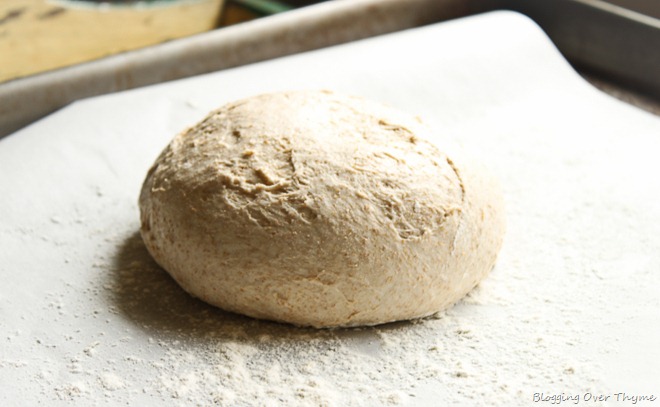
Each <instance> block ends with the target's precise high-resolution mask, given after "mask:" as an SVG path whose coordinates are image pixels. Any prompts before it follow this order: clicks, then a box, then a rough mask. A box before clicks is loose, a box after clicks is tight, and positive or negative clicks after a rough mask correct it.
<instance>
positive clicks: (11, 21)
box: [0, 0, 660, 82]
mask: <svg viewBox="0 0 660 407" xmlns="http://www.w3.org/2000/svg"><path fill="white" fill-rule="evenodd" d="M322 1H323V0H277V1H276V0H1V1H0V56H1V59H2V63H1V64H0V82H4V81H8V80H11V79H15V78H19V77H23V76H27V75H32V74H35V73H39V72H44V71H48V70H52V69H56V68H61V67H65V66H70V65H74V64H78V63H81V62H85V61H90V60H94V59H98V58H101V57H104V56H108V55H112V54H116V53H120V52H124V51H129V50H134V49H138V48H143V47H146V46H149V45H154V44H158V43H162V42H165V41H170V40H173V39H176V38H181V37H186V36H190V35H193V34H199V33H202V32H206V31H210V30H215V29H219V28H222V27H227V26H230V25H234V24H239V23H242V22H245V21H250V20H254V19H257V18H261V17H266V16H269V15H273V14H277V13H282V12H286V11H289V10H292V9H295V8H300V7H305V6H309V5H311V4H315V3H320V2H322ZM607 2H608V3H612V4H615V5H618V6H621V7H624V8H627V9H630V10H633V11H637V12H640V13H643V14H646V15H649V16H653V17H655V18H660V1H659V0H607Z"/></svg>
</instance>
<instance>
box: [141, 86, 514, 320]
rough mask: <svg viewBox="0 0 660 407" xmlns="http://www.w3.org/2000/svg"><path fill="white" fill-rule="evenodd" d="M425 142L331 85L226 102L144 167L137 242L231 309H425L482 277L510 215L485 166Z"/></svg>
mask: <svg viewBox="0 0 660 407" xmlns="http://www.w3.org/2000/svg"><path fill="white" fill-rule="evenodd" d="M428 134H429V130H428V129H426V128H425V127H424V126H422V125H421V123H420V121H419V120H418V119H416V118H413V117H410V116H408V115H406V114H403V113H401V112H398V111H396V110H394V109H391V108H388V107H384V106H381V105H379V104H376V103H372V102H368V101H365V100H363V99H360V98H355V97H347V96H342V95H338V94H335V93H332V92H328V91H298V92H284V93H273V94H266V95H260V96H256V97H251V98H247V99H244V100H240V101H237V102H234V103H230V104H228V105H226V106H224V107H222V108H220V109H218V110H216V111H214V112H212V113H211V114H209V116H207V117H206V118H205V119H204V120H203V121H202V122H201V123H199V124H197V125H196V126H194V127H192V128H190V129H188V130H186V131H184V132H183V133H181V134H179V135H178V136H176V137H175V138H174V139H173V140H172V142H171V143H170V144H169V145H168V146H167V148H165V150H164V151H163V152H162V153H161V155H160V156H159V157H158V159H157V160H156V162H155V164H154V165H153V167H152V168H151V169H150V171H149V173H148V174H147V177H146V180H145V182H144V185H143V188H142V192H141V195H140V202H139V204H140V211H141V221H142V226H141V233H142V237H143V240H144V242H145V244H146V246H147V248H148V250H149V252H150V253H151V255H152V256H153V258H154V259H155V260H156V262H158V264H160V265H161V266H162V267H163V268H164V269H165V270H167V271H168V272H169V273H170V274H171V275H172V277H173V278H174V279H175V280H176V281H177V282H178V283H179V284H180V285H181V287H183V288H184V289H185V290H186V291H188V292H189V293H190V294H192V295H194V296H196V297H199V298H201V299H202V300H204V301H206V302H208V303H211V304H213V305H216V306H218V307H220V308H223V309H225V310H228V311H232V312H237V313H241V314H245V315H249V316H252V317H256V318H263V319H269V320H275V321H284V322H289V323H292V324H296V325H303V326H313V327H336V326H357V325H375V324H381V323H385V322H390V321H397V320H404V319H411V318H418V317H424V316H428V315H430V314H434V313H436V312H438V311H441V310H443V309H445V308H447V307H449V306H450V305H452V304H453V303H454V302H456V301H457V300H459V299H460V298H461V297H463V296H464V295H465V294H466V293H467V292H468V291H470V290H471V289H472V288H473V287H475V286H476V285H477V284H478V283H479V281H480V280H481V279H482V278H483V277H484V276H485V275H486V274H487V273H488V272H489V271H490V270H491V268H492V267H493V265H494V263H495V258H496V256H497V253H498V251H499V248H500V246H501V243H502V238H503V233H504V220H503V212H504V211H503V208H502V196H501V193H500V190H499V189H498V187H497V183H496V182H494V180H493V179H492V178H491V177H490V176H488V173H487V172H485V171H483V170H480V169H479V168H478V166H476V165H474V163H471V164H469V163H466V162H465V161H464V159H463V158H461V157H460V156H458V155H457V154H456V153H449V149H448V147H447V146H446V144H447V142H446V140H443V137H442V135H440V134H434V135H433V139H434V142H431V141H430V138H429V136H428ZM437 143H440V144H439V145H441V147H439V146H438V144H437Z"/></svg>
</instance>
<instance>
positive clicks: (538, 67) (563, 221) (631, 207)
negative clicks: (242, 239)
mask: <svg viewBox="0 0 660 407" xmlns="http://www.w3.org/2000/svg"><path fill="white" fill-rule="evenodd" d="M181 63H185V61H182V62H181ZM303 88H315V89H318V88H325V89H334V90H337V91H340V92H345V93H350V94H356V95H362V96H365V97H368V98H370V99H374V100H378V101H381V102H385V103H389V104H391V105H394V106H396V107H399V108H401V109H403V110H406V111H409V112H411V113H414V114H418V115H419V116H421V117H422V118H423V119H425V120H426V121H427V122H431V123H433V124H434V125H435V126H436V127H437V128H438V129H439V131H440V132H443V133H446V134H449V135H450V136H451V137H452V138H453V139H454V140H455V141H456V142H457V143H459V144H461V145H462V146H463V147H464V148H465V149H466V150H467V151H468V152H470V153H471V154H472V155H474V156H476V157H478V158H479V159H480V160H482V161H484V162H485V163H486V164H487V165H488V166H489V167H490V168H491V169H492V171H493V172H495V173H496V174H497V175H498V176H499V178H500V179H501V181H502V184H503V186H504V190H505V196H506V203H507V218H508V231H507V236H506V239H505V244H504V247H503V249H502V253H501V255H500V258H499V260H498V263H497V266H496V267H495V269H494V271H493V272H492V273H491V275H490V276H489V277H488V278H487V279H486V280H485V281H484V282H483V283H482V284H481V285H480V286H479V287H478V288H477V289H476V290H475V291H473V292H472V293H471V294H470V295H469V296H468V297H467V298H465V299H464V300H463V301H461V302H460V303H459V304H457V305H456V306H455V307H454V308H452V309H450V310H448V311H447V312H444V313H442V314H441V315H438V316H437V318H433V319H426V320H422V321H414V322H403V323H395V324H388V325H385V326H381V327H374V328H365V329H351V330H335V331H328V330H325V331H316V330H312V329H300V328H294V327H290V326H287V325H281V324H275V323H271V322H264V321H256V320H252V319H249V318H245V317H241V316H236V315H230V314H227V313H225V312H222V311H220V310H217V309H215V308H213V307H210V306H207V305H205V304H203V303H201V302H199V301H197V300H195V299H193V298H190V297H189V296H188V295H186V294H185V293H184V292H183V291H182V290H180V289H179V288H178V286H177V285H176V284H175V283H174V282H173V281H172V280H171V279H170V278H169V277H168V275H167V274H166V273H165V272H164V271H162V270H161V269H159V268H158V267H157V266H156V265H155V264H154V263H153V261H152V260H151V259H150V258H149V255H148V253H147V252H146V250H145V248H144V246H143V245H142V243H141V240H140V238H139V235H138V234H137V231H138V228H139V216H138V209H137V196H138V193H139V190H140V186H141V183H142V181H143V179H144V176H145V174H146V171H147V169H148V168H149V166H150V165H151V163H152V162H153V161H154V159H155V158H156V156H157V154H158V153H159V152H160V150H161V149H162V148H163V147H164V146H165V145H166V144H167V143H168V141H169V140H170V139H171V138H172V137H173V136H174V135H175V134H176V133H177V132H179V131H181V130H182V129H184V128H185V127H187V126H190V125H193V124H194V123H195V122H196V121H198V120H200V119H201V118H202V117H203V116H204V115H205V114H206V113H207V112H208V111H210V110H211V109H214V108H216V107H218V106H220V105H221V104H223V103H225V102H228V101H230V100H233V99H236V98H240V97H245V96H249V95H253V94H257V93H262V92H267V91H274V90H284V89H303ZM659 155H660V120H659V119H658V118H657V117H654V116H652V115H650V114H647V113H645V112H642V111H640V110H637V109H635V108H633V107H630V106H627V105H624V104H623V103H621V102H618V101H615V100H613V99H611V98H609V97H608V96H605V95H603V94H601V93H599V92H598V91H596V90H595V89H593V88H591V87H590V86H589V85H587V84H586V83H585V82H584V81H583V80H582V79H580V78H579V77H578V75H577V74H576V73H575V72H574V71H573V70H572V69H571V68H570V67H569V65H568V64H567V63H566V62H565V61H564V60H563V59H562V57H561V56H560V55H559V53H558V52H557V51H556V50H555V48H554V47H553V46H552V44H551V43H550V41H549V40H548V39H547V38H546V37H545V35H544V34H543V33H542V32H541V30H540V29H539V28H538V27H537V26H535V25H534V24H533V23H532V22H531V21H529V20H527V19H526V18H524V17H521V16H519V15H516V14H513V13H508V12H498V13H492V14H487V15H482V16H476V17H471V18H467V19H463V20H457V21H452V22H447V23H442V24H437V25H434V26H429V27H425V28H419V29H414V30H410V31H405V32H401V33H397V34H393V35H387V36H383V37H379V38H375V39H370V40H365V41H359V42H356V43H352V44H348V45H342V46H338V47H334V48H330V49H326V50H321V51H316V52H310V53H306V54H301V55H297V56H293V57H287V58H283V59H279V60H274V61H269V62H265V63H260V64H256V65H251V66H246V67H241V68H237V69H232V70H228V71H222V72H218V73H214V74H209V75H205V76H200V77H195V78H191V79H187V80H182V81H178V82H173V83H166V84H162V85H158V86H153V87H148V88H144V89H139V90H134V91H130V92H125V93H119V94H114V95H109V96H103V97H98V98H94V99H90V100H85V101H82V102H79V103H76V104H74V105H72V106H70V107H68V108H65V109H63V110H61V111H59V112H57V113H56V114H53V115H51V116H49V117H47V118H45V119H43V120H41V121H39V122H37V123H35V124H33V125H31V126H30V127H28V128H26V129H24V130H22V131H20V132H18V133H16V134H14V135H11V136H9V137H7V138H5V139H3V140H2V141H0V191H1V192H0V193H1V196H0V344H1V345H0V404H1V405H3V406H14V405H16V406H18V405H21V406H23V405H38V404H40V405H49V406H57V405H158V406H161V405H221V406H224V405H227V406H252V405H268V406H270V405H287V406H289V405H303V406H306V405H311V406H316V405H336V406H344V405H364V406H374V405H409V406H436V405H466V406H471V405H488V406H491V405H502V406H515V405H550V404H552V403H553V401H554V402H555V403H554V404H557V401H561V402H563V403H566V404H578V403H579V404H589V405H621V406H623V405H632V404H633V399H632V397H637V396H644V397H647V398H650V397H649V396H652V395H655V397H659V396H660V394H659V393H660V387H658V386H660V385H659V383H660V346H658V344H660V203H659V198H660V177H659V175H660V160H659V159H658V156H659ZM623 393H625V395H624V394H623ZM598 396H601V397H602V401H597V402H594V401H595V400H597V399H596V397H598ZM576 401H577V403H576ZM636 403H637V405H654V404H658V403H660V401H652V400H648V399H644V400H642V399H636Z"/></svg>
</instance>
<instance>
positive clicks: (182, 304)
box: [108, 231, 415, 343]
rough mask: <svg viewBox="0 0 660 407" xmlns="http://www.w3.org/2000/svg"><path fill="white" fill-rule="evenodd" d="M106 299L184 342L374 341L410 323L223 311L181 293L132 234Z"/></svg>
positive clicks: (159, 334)
mask: <svg viewBox="0 0 660 407" xmlns="http://www.w3.org/2000/svg"><path fill="white" fill-rule="evenodd" d="M108 278H109V280H110V281H109V282H108V283H109V286H110V287H111V289H110V290H109V301H110V303H111V305H112V306H113V307H114V309H115V310H116V311H117V312H118V313H119V314H120V315H122V316H123V317H125V318H126V319H127V320H129V321H130V322H132V323H133V324H134V325H136V327H137V328H138V329H140V330H142V331H144V332H145V333H146V334H147V335H149V336H150V337H153V338H157V339H171V340H182V341H186V342H188V343H195V342H210V341H223V340H224V341H233V340H237V339H242V340H245V339H250V338H252V340H254V341H260V340H264V338H268V339H270V340H272V341H275V342H277V341H282V340H286V341H307V340H309V339H310V338H318V339H324V338H326V339H328V338H339V339H345V340H347V341H355V340H358V341H359V340H361V339H364V338H373V337H374V336H375V334H376V333H377V332H378V331H381V332H384V331H397V330H400V329H410V328H412V327H411V325H414V324H415V322H407V321H402V322H393V323H389V324H384V325H379V326H375V327H364V328H343V329H314V328H301V327H296V326H293V325H289V324H284V323H277V322H271V321H264V320H257V319H254V318H250V317H246V316H242V315H238V314H234V313H230V312H226V311H223V310H221V309H219V308H216V307H213V306H211V305H208V304H206V303H205V302H203V301H201V300H199V299H196V298H194V297H192V296H191V295H189V294H188V293H186V292H185V291H184V290H183V289H182V288H181V287H180V286H179V285H178V284H177V283H176V282H175V281H174V279H172V278H171V277H170V276H169V274H167V272H166V271H165V270H163V269H162V268H161V267H160V266H159V265H158V264H156V262H155V261H154V260H153V258H152V257H151V255H150V254H149V252H148V251H147V248H146V246H145V245H144V243H143V241H142V238H141V236H140V233H139V232H138V231H136V232H135V233H133V234H131V235H130V236H129V237H128V238H126V239H125V240H124V241H123V243H122V244H121V245H120V246H119V248H118V250H117V252H116V254H115V256H114V259H113V266H112V269H111V272H110V274H109V277H108Z"/></svg>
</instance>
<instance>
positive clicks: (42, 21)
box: [0, 0, 320, 82]
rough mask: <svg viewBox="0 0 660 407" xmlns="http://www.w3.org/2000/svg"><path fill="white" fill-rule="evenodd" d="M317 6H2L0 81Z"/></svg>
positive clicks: (15, 1) (39, 0) (259, 2)
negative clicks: (295, 9)
mask: <svg viewBox="0 0 660 407" xmlns="http://www.w3.org/2000/svg"><path fill="white" fill-rule="evenodd" d="M318 2H320V1H318V0H317V1H310V0H289V1H272V0H0V56H1V60H2V63H1V64H0V82H4V81H8V80H11V79H16V78H20V77H23V76H27V75H32V74H36V73H39V72H44V71H48V70H52V69H56V68H62V67H65V66H70V65H74V64H78V63H81V62H86V61H90V60H94V59H98V58H102V57H105V56H108V55H112V54H117V53H120V52H124V51H130V50H134V49H138V48H143V47H146V46H149V45H154V44H158V43H162V42H165V41H170V40H173V39H176V38H181V37H187V36H190V35H193V34H199V33H202V32H206V31H210V30H214V29H218V28H221V27H226V26H229V25H234V24H238V23H241V22H245V21H249V20H254V19H257V18H260V17H265V16H269V15H272V14H277V13H281V12H285V11H288V10H291V9H294V8H299V7H303V6H307V5H310V4H313V3H318Z"/></svg>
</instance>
